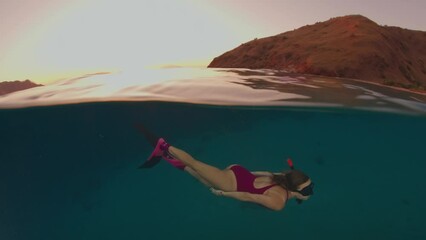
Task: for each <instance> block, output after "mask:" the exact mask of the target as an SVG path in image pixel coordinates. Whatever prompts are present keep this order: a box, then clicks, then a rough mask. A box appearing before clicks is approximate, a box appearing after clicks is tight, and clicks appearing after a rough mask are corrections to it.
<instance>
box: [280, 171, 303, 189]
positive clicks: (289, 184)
mask: <svg viewBox="0 0 426 240" xmlns="http://www.w3.org/2000/svg"><path fill="white" fill-rule="evenodd" d="M308 180H309V177H308V176H307V175H306V174H304V173H303V172H301V171H299V170H289V171H285V172H283V174H273V175H272V181H274V182H275V183H277V184H279V185H280V186H281V187H283V188H284V189H287V190H289V191H293V192H295V191H297V187H298V186H300V185H301V184H303V183H305V182H306V181H308Z"/></svg>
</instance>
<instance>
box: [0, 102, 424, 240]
mask: <svg viewBox="0 0 426 240" xmlns="http://www.w3.org/2000/svg"><path fill="white" fill-rule="evenodd" d="M425 122H426V121H425V118H424V117H423V116H410V115H400V114H390V113H382V112H370V111H357V110H349V109H330V108H301V107H294V108H291V107H231V106H207V105H194V104H182V103H170V102H106V103H86V104H75V105H64V106H50V107H35V108H25V109H9V110H6V109H3V110H0V132H1V135H0V146H1V151H0V159H1V160H0V164H1V167H0V196H1V197H0V239H14V240H15V239H16V240H18V239H171V238H176V239H231V238H236V239H264V238H281V237H283V238H284V237H285V238H291V237H300V238H301V239H361V238H362V239H425V237H426V232H425V227H426V225H425V222H424V219H423V216H424V215H425V214H426V207H425V204H424V201H425V197H426V191H425V190H424V189H425V185H426V175H425V174H424V170H425V169H426V162H425V157H424V150H425V148H424V146H425V145H424V136H425V135H426V125H425ZM137 123H143V124H144V125H145V126H147V127H148V128H150V129H151V130H152V131H154V132H156V133H157V134H158V135H161V136H164V137H166V138H167V139H168V140H169V141H170V142H171V143H172V144H173V145H176V146H178V147H180V148H182V149H185V150H186V151H188V152H189V153H191V154H192V155H193V156H194V157H195V158H197V159H200V160H203V161H205V162H207V163H210V164H212V165H215V166H218V167H221V168H223V167H226V166H227V165H229V164H232V163H240V164H242V165H244V166H246V167H247V168H249V169H251V170H270V171H279V170H282V169H284V168H286V166H285V164H284V160H285V159H286V158H287V157H292V158H293V160H294V163H295V166H296V167H297V168H300V169H302V170H304V171H305V172H306V173H308V174H309V175H310V176H311V177H312V179H313V180H314V182H315V183H316V189H315V195H314V196H313V197H312V198H311V199H310V200H309V201H307V202H305V203H304V204H302V205H297V204H296V203H295V202H293V201H290V203H289V204H288V205H287V206H286V208H285V209H284V210H283V211H281V212H273V211H270V210H267V209H264V208H262V207H260V206H257V205H254V204H250V203H241V202H237V201H235V200H232V199H225V198H221V197H217V196H215V195H213V194H211V193H210V192H209V190H208V189H207V188H205V187H204V186H203V185H201V184H200V183H198V182H196V181H195V180H194V179H192V178H191V177H190V176H188V175H186V174H185V173H183V172H181V171H178V170H176V169H174V168H172V167H171V166H170V165H168V164H167V163H161V164H159V165H158V166H156V167H155V168H152V169H143V170H139V169H137V166H138V165H139V164H140V163H141V162H142V161H144V159H145V158H146V157H147V156H148V155H149V153H150V150H151V149H150V147H149V145H148V143H147V142H145V140H144V138H143V137H142V136H141V135H140V134H139V133H138V131H136V130H135V128H134V124H137Z"/></svg>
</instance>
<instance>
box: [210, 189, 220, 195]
mask: <svg viewBox="0 0 426 240" xmlns="http://www.w3.org/2000/svg"><path fill="white" fill-rule="evenodd" d="M210 192H212V193H213V194H214V195H216V196H223V191H222V190H217V189H215V188H212V187H211V188H210Z"/></svg>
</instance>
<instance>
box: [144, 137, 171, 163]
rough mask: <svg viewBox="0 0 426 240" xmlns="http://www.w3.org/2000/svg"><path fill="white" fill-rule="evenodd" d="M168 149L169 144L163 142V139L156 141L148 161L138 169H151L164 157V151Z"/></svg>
mask: <svg viewBox="0 0 426 240" xmlns="http://www.w3.org/2000/svg"><path fill="white" fill-rule="evenodd" d="M168 147H169V144H168V143H167V142H166V141H164V139H162V138H160V139H158V141H157V145H156V146H155V148H154V151H152V153H151V155H150V156H149V157H148V159H147V160H146V161H145V162H144V163H143V164H142V165H140V166H139V168H152V167H154V166H155V165H157V164H158V163H159V162H160V160H161V158H162V157H163V155H164V150H166V149H167V148H168Z"/></svg>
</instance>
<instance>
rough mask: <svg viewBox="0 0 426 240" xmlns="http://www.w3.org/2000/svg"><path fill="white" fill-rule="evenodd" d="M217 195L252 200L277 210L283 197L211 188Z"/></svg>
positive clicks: (282, 201)
mask: <svg viewBox="0 0 426 240" xmlns="http://www.w3.org/2000/svg"><path fill="white" fill-rule="evenodd" d="M211 191H212V193H214V194H215V195H217V196H225V197H230V198H234V199H237V200H240V201H244V202H253V203H258V204H261V205H263V206H265V207H267V208H270V209H272V210H275V211H279V210H281V209H283V208H284V203H285V202H284V199H282V198H281V197H278V196H277V197H272V196H268V195H264V194H252V193H248V192H224V191H222V190H216V189H211Z"/></svg>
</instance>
